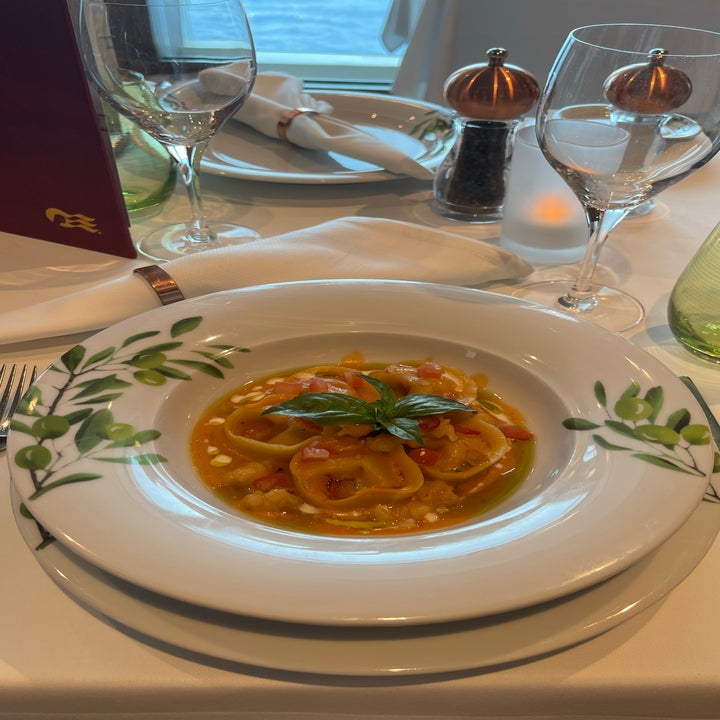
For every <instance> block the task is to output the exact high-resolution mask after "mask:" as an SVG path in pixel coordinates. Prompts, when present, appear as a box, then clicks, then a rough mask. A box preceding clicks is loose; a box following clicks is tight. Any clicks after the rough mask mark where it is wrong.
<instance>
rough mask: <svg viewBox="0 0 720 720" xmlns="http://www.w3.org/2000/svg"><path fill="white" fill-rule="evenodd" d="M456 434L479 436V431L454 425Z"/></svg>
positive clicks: (465, 426)
mask: <svg viewBox="0 0 720 720" xmlns="http://www.w3.org/2000/svg"><path fill="white" fill-rule="evenodd" d="M453 427H454V428H455V431H456V432H459V433H460V434H461V435H480V434H481V432H480V430H476V429H475V428H471V427H468V426H467V425H454V426H453Z"/></svg>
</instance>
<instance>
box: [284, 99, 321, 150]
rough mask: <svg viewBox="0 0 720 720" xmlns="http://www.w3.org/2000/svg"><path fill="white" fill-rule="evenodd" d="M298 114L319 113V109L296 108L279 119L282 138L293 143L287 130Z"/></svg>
mask: <svg viewBox="0 0 720 720" xmlns="http://www.w3.org/2000/svg"><path fill="white" fill-rule="evenodd" d="M298 115H317V110H311V109H310V108H295V109H294V110H288V111H287V112H286V113H285V114H284V115H283V116H282V117H281V118H280V119H279V120H278V124H277V134H278V137H279V138H280V139H281V140H284V141H285V142H289V143H290V144H291V145H292V144H293V143H292V140H289V139H288V136H287V131H288V128H289V127H290V123H291V122H292V121H293V120H294V119H295V118H296V117H297V116H298Z"/></svg>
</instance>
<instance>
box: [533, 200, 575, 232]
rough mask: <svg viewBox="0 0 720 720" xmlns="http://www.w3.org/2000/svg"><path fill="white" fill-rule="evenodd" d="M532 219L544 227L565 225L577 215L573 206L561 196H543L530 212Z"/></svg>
mask: <svg viewBox="0 0 720 720" xmlns="http://www.w3.org/2000/svg"><path fill="white" fill-rule="evenodd" d="M529 214H530V217H531V218H532V219H533V220H535V221H537V222H538V223H540V224H542V225H564V224H566V223H568V222H570V221H571V220H572V218H573V215H574V214H575V212H574V209H573V206H572V204H571V203H570V202H569V200H568V199H567V198H564V197H562V196H560V195H551V194H548V195H542V196H540V197H539V198H537V199H536V200H535V201H534V202H533V203H532V205H531V206H530V210H529Z"/></svg>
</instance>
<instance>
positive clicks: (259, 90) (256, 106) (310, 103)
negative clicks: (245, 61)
mask: <svg viewBox="0 0 720 720" xmlns="http://www.w3.org/2000/svg"><path fill="white" fill-rule="evenodd" d="M245 69H246V68H245V66H244V65H240V66H239V67H238V68H237V72H234V66H233V65H228V66H223V67H219V68H208V69H207V70H203V71H202V72H201V73H200V79H201V81H202V83H203V84H204V85H205V86H206V87H207V88H208V89H209V90H211V91H212V92H214V93H217V94H218V95H234V94H235V93H236V92H237V88H238V86H239V85H242V86H243V87H244V86H245V84H246V81H245V79H244V76H242V75H241V73H242V72H244V71H245ZM300 108H302V109H304V110H312V111H313V113H317V114H307V113H302V114H300V115H297V116H296V117H294V118H293V119H292V121H291V122H290V124H289V126H288V127H287V138H288V140H289V141H290V142H292V143H294V144H295V145H298V146H299V147H302V148H306V149H309V150H322V151H326V152H330V151H332V152H336V153H339V154H341V155H345V156H347V157H352V158H355V159H358V160H364V161H365V162H369V163H371V164H372V165H377V166H378V167H381V168H385V169H386V170H389V171H390V172H393V173H397V174H399V175H407V176H409V177H414V178H419V179H421V180H429V179H432V177H433V175H434V173H433V171H432V170H430V169H428V168H426V167H424V166H423V165H421V164H420V163H419V162H417V161H416V160H415V159H414V158H412V157H410V156H409V155H408V154H407V153H405V152H404V151H402V150H400V149H399V148H396V147H394V146H392V145H390V144H389V143H387V142H384V141H383V140H381V139H380V138H378V137H377V136H376V135H373V134H372V133H370V132H368V131H366V130H364V129H363V128H360V127H357V126H355V125H352V124H350V123H347V122H345V121H342V120H339V119H337V118H334V117H332V116H331V114H330V113H332V110H333V108H332V105H330V104H328V103H326V102H324V101H321V100H317V99H315V98H313V97H312V95H310V94H308V93H306V92H305V91H304V89H303V83H302V80H301V79H300V78H297V77H293V76H292V75H285V74H282V73H258V75H257V78H256V80H255V86H254V87H253V91H252V93H251V95H250V97H249V98H248V99H247V100H246V101H245V104H244V105H243V106H242V107H241V108H240V110H239V111H238V112H237V113H235V115H234V116H233V119H234V120H238V121H240V122H242V123H244V124H246V125H249V126H250V127H252V128H254V129H255V130H257V131H258V132H261V133H263V135H267V136H268V137H272V138H276V139H278V138H279V136H278V131H277V126H278V122H279V121H280V120H282V119H283V118H284V117H286V116H287V113H288V112H289V111H291V110H297V109H300ZM278 141H280V140H278Z"/></svg>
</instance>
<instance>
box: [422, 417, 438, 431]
mask: <svg viewBox="0 0 720 720" xmlns="http://www.w3.org/2000/svg"><path fill="white" fill-rule="evenodd" d="M439 424H440V418H439V417H438V416H437V415H428V416H427V417H424V418H420V419H419V420H418V425H419V426H420V431H421V432H430V431H431V430H434V429H435V428H436V427H437V426H438V425H439Z"/></svg>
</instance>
